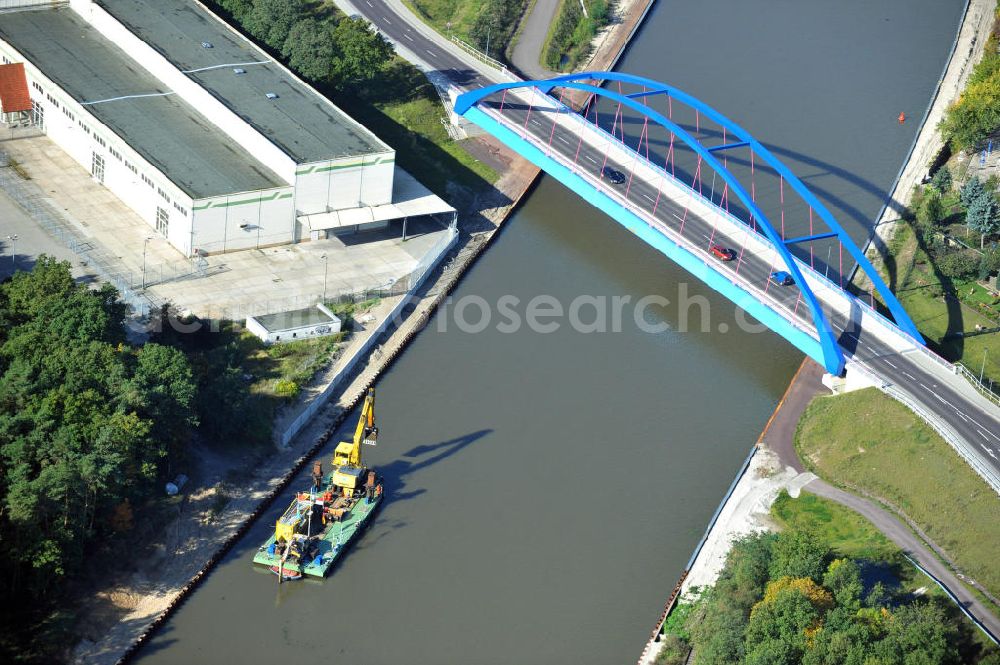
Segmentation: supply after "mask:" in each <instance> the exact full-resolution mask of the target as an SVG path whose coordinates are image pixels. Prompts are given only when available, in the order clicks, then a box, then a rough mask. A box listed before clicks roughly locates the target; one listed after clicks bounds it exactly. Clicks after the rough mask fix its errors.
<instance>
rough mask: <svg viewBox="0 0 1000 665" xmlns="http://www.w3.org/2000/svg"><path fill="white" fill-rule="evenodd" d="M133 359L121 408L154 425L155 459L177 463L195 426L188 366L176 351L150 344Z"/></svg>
mask: <svg viewBox="0 0 1000 665" xmlns="http://www.w3.org/2000/svg"><path fill="white" fill-rule="evenodd" d="M135 357H136V361H135V368H134V371H133V375H132V379H131V381H129V382H128V384H127V385H126V388H125V391H124V395H123V397H124V399H123V400H122V402H123V406H124V407H125V408H128V409H133V410H135V411H136V412H138V413H139V414H140V415H141V416H143V417H144V418H147V419H148V420H150V421H151V422H152V423H153V441H154V442H155V445H156V448H157V451H156V455H157V456H159V457H167V456H169V457H171V458H173V459H178V458H179V457H180V456H181V454H182V451H183V449H184V448H185V447H186V446H185V444H187V442H188V439H189V437H190V434H191V428H192V427H193V426H195V425H197V424H198V418H197V416H196V415H195V402H196V398H197V394H198V386H197V384H196V383H195V380H194V375H193V373H192V371H191V365H190V364H189V363H188V360H187V358H186V357H185V356H184V354H183V353H182V352H181V351H179V350H178V349H175V348H171V347H169V346H163V345H161V344H155V343H152V342H150V343H147V344H146V345H145V346H143V347H142V348H141V349H139V350H138V351H137V352H136V354H135Z"/></svg>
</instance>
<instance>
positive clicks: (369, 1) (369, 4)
mask: <svg viewBox="0 0 1000 665" xmlns="http://www.w3.org/2000/svg"><path fill="white" fill-rule="evenodd" d="M365 4H366V5H368V6H369V7H374V6H375V5H373V4H372V3H371V0H365Z"/></svg>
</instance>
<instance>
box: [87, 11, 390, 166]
mask: <svg viewBox="0 0 1000 665" xmlns="http://www.w3.org/2000/svg"><path fill="white" fill-rule="evenodd" d="M96 1H97V4H99V5H100V6H101V7H103V8H104V9H105V10H106V11H107V12H108V13H110V14H111V15H112V16H114V17H115V18H116V19H118V21H120V22H121V23H122V24H123V25H125V26H126V27H127V28H128V29H129V30H131V31H132V32H133V33H134V34H135V35H136V36H138V37H139V38H140V39H142V40H143V41H144V42H146V43H147V44H149V46H151V47H152V48H153V49H155V50H156V51H157V52H159V53H160V54H161V55H163V56H164V57H165V58H166V59H167V60H169V61H170V62H171V63H173V65H174V66H175V67H177V68H178V69H180V70H181V71H183V72H185V73H187V74H188V76H190V77H191V78H192V79H194V80H195V81H197V82H198V83H199V84H200V85H201V86H202V87H204V88H205V89H206V90H208V91H209V92H210V93H211V94H212V95H214V96H215V98H216V99H218V100H219V101H220V102H222V103H223V104H225V105H226V106H227V107H229V108H230V109H231V110H232V111H234V112H235V113H237V114H238V115H240V116H241V117H242V118H243V119H244V120H246V121H247V122H249V123H250V124H251V125H253V126H254V128H256V129H257V131H259V132H260V133H262V134H263V135H264V136H266V137H268V138H269V139H270V140H271V141H272V142H274V143H275V144H276V145H277V146H278V147H280V148H281V149H282V150H284V151H285V152H286V153H287V154H288V155H289V156H291V157H292V159H294V160H295V161H296V162H297V163H299V164H302V163H306V162H318V161H323V160H328V159H336V158H341V157H349V156H357V155H367V154H371V153H375V152H386V151H388V150H391V148H389V146H387V145H386V144H385V143H383V142H382V141H380V140H379V139H378V137H376V136H375V135H374V134H372V133H371V132H370V131H368V130H367V129H365V128H364V127H363V126H361V125H360V124H358V123H357V122H355V121H354V120H352V119H351V118H349V117H348V116H347V115H346V114H345V113H344V112H343V111H341V110H340V109H339V108H337V107H336V106H334V105H333V104H332V103H330V101H329V100H327V99H326V98H325V97H323V96H322V95H320V94H319V93H318V92H316V91H315V90H313V89H312V88H310V87H309V86H307V85H305V84H304V83H303V82H302V81H300V80H299V79H298V78H296V77H295V76H293V75H292V74H290V73H289V72H288V71H287V70H285V69H284V68H283V67H281V66H280V65H278V64H276V63H275V62H274V61H273V60H272V59H271V58H270V57H269V56H268V55H267V54H266V53H264V52H263V51H262V50H261V49H259V48H257V47H256V46H254V45H253V44H252V43H251V42H249V41H248V40H247V39H245V38H243V37H242V36H241V35H240V34H239V33H237V32H235V31H234V30H232V29H231V28H229V27H228V26H227V25H226V24H225V23H223V22H222V21H220V20H219V19H218V18H216V17H215V16H213V15H212V14H211V13H210V12H209V11H208V10H206V9H205V8H204V7H202V6H201V5H200V4H199V3H197V2H194V1H193V0H96ZM204 45H211V46H210V47H206V46H204ZM247 63H254V64H247ZM236 67H239V68H240V69H242V70H244V73H242V74H236V73H234V71H233V70H234V69H235V68H236ZM268 93H273V94H275V95H277V97H276V98H274V99H269V98H268V96H267V94H268Z"/></svg>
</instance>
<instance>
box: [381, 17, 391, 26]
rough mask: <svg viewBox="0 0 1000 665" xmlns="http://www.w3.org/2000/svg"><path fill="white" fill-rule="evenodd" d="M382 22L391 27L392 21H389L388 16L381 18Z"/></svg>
mask: <svg viewBox="0 0 1000 665" xmlns="http://www.w3.org/2000/svg"><path fill="white" fill-rule="evenodd" d="M382 20H383V21H385V22H386V23H388V24H389V25H392V21H390V20H389V17H388V16H383V17H382Z"/></svg>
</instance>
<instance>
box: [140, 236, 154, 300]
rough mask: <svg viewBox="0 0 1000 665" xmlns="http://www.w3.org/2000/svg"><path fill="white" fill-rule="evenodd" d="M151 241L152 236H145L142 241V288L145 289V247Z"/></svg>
mask: <svg viewBox="0 0 1000 665" xmlns="http://www.w3.org/2000/svg"><path fill="white" fill-rule="evenodd" d="M152 239H153V236H146V239H145V240H143V241H142V288H144V289H145V288H146V245H147V244H149V241H150V240H152Z"/></svg>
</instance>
